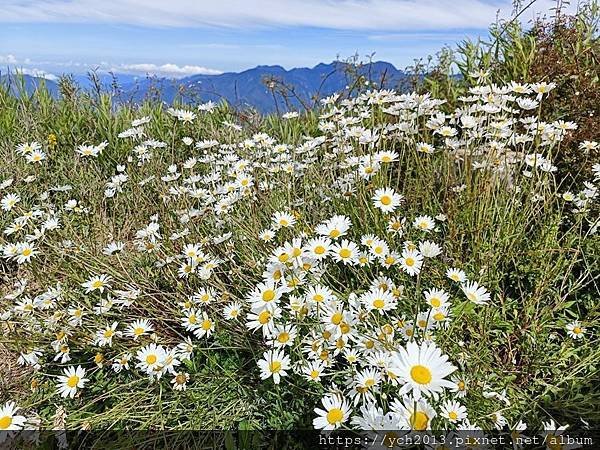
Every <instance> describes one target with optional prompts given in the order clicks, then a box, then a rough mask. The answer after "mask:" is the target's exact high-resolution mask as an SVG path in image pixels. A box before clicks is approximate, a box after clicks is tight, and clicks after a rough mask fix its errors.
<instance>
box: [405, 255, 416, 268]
mask: <svg viewBox="0 0 600 450" xmlns="http://www.w3.org/2000/svg"><path fill="white" fill-rule="evenodd" d="M404 263H405V264H406V265H407V266H408V267H412V266H414V265H415V260H414V259H413V258H411V257H410V256H409V257H408V258H406V260H405V261H404Z"/></svg>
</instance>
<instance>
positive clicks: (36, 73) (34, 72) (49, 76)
mask: <svg viewBox="0 0 600 450" xmlns="http://www.w3.org/2000/svg"><path fill="white" fill-rule="evenodd" d="M14 71H15V73H22V74H23V75H31V76H32V77H37V78H44V79H46V80H50V81H58V77H57V76H56V75H54V74H53V73H49V72H46V71H45V70H42V69H30V68H26V67H19V68H15V70H14Z"/></svg>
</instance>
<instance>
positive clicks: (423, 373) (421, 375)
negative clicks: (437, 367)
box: [410, 364, 431, 384]
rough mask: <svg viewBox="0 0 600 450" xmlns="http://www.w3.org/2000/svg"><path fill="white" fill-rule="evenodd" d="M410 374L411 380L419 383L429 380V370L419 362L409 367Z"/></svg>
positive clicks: (425, 382) (428, 381) (426, 382)
mask: <svg viewBox="0 0 600 450" xmlns="http://www.w3.org/2000/svg"><path fill="white" fill-rule="evenodd" d="M410 376H411V378H412V379H413V381H415V382H416V383H419V384H428V383H430V382H431V371H430V370H429V369H428V368H427V367H425V366H422V365H420V364H417V365H416V366H413V367H412V369H410Z"/></svg>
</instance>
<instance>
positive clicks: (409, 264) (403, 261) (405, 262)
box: [400, 249, 423, 276]
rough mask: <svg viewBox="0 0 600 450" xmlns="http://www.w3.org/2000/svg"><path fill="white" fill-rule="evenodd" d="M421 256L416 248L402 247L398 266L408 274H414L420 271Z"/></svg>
mask: <svg viewBox="0 0 600 450" xmlns="http://www.w3.org/2000/svg"><path fill="white" fill-rule="evenodd" d="M422 265H423V256H422V255H421V254H420V253H419V252H418V251H417V250H408V249H404V250H403V251H402V257H401V258H400V267H402V270H403V271H404V272H406V273H407V274H408V275H410V276H415V275H417V274H418V273H419V272H420V271H421V266H422Z"/></svg>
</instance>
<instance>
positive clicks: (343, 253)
mask: <svg viewBox="0 0 600 450" xmlns="http://www.w3.org/2000/svg"><path fill="white" fill-rule="evenodd" d="M339 254H340V258H344V259H346V258H350V256H351V255H352V252H351V251H350V250H349V249H347V248H343V249H341V250H340V253H339Z"/></svg>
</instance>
